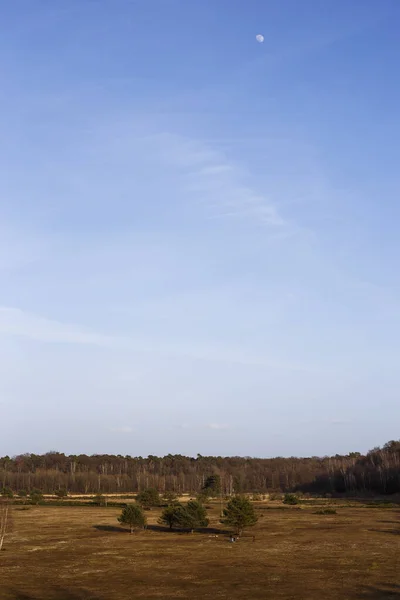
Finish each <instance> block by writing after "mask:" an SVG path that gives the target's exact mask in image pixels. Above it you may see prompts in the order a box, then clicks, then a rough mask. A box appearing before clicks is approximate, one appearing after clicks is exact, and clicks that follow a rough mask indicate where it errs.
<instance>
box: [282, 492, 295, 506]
mask: <svg viewBox="0 0 400 600" xmlns="http://www.w3.org/2000/svg"><path fill="white" fill-rule="evenodd" d="M283 504H290V505H294V504H299V499H298V498H297V496H296V494H285V497H284V499H283Z"/></svg>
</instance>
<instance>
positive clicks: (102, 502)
mask: <svg viewBox="0 0 400 600" xmlns="http://www.w3.org/2000/svg"><path fill="white" fill-rule="evenodd" d="M92 503H93V504H95V505H96V506H106V504H107V499H106V497H105V496H103V494H96V496H94V497H93V499H92Z"/></svg>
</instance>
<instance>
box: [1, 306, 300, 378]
mask: <svg viewBox="0 0 400 600" xmlns="http://www.w3.org/2000/svg"><path fill="white" fill-rule="evenodd" d="M0 335H11V336H19V337H26V338H29V339H32V340H35V341H37V342H44V343H61V344H80V345H93V346H98V347H103V348H109V349H120V350H125V351H130V352H138V353H146V354H159V355H165V356H172V357H174V356H175V357H184V358H189V359H194V360H203V361H211V362H216V363H218V362H221V363H232V364H238V365H243V366H253V367H265V368H271V369H282V370H289V371H305V372H308V371H310V372H312V369H309V368H308V367H307V366H303V365H296V364H290V363H279V362H277V361H273V360H269V359H268V358H266V357H263V356H257V355H252V354H248V353H243V352H242V351H240V350H236V349H235V348H232V347H230V346H229V347H224V346H222V347H221V346H216V345H215V346H214V345H210V346H201V345H200V344H198V345H196V343H193V344H192V345H190V346H189V345H188V344H185V343H181V344H177V343H175V344H173V343H165V342H164V341H163V340H154V341H152V340H149V339H137V338H135V339H134V340H133V339H131V338H124V337H117V336H115V337H113V336H107V335H102V334H98V333H92V332H89V331H86V330H84V329H80V328H79V327H76V326H74V325H68V324H65V323H60V322H58V321H53V320H50V319H46V318H43V317H41V316H36V315H33V314H31V313H26V312H24V311H22V310H20V309H17V308H10V307H0Z"/></svg>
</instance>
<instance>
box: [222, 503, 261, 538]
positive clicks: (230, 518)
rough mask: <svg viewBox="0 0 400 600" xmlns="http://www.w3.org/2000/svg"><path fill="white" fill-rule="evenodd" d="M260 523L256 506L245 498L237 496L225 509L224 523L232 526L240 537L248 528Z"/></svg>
mask: <svg viewBox="0 0 400 600" xmlns="http://www.w3.org/2000/svg"><path fill="white" fill-rule="evenodd" d="M257 521H258V518H257V515H256V513H255V511H254V506H253V505H252V504H251V502H250V500H248V499H247V498H246V497H245V496H235V497H234V498H232V499H231V500H230V501H229V502H228V504H227V506H226V508H225V509H224V523H226V524H227V525H231V526H232V527H234V529H235V533H237V534H238V535H240V534H241V533H242V531H243V529H245V528H246V527H252V526H253V525H255V524H256V523H257Z"/></svg>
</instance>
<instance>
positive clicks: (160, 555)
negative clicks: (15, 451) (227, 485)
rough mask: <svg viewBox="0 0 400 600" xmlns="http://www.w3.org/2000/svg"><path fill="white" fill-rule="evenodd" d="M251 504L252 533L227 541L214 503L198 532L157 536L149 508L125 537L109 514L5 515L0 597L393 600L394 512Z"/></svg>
mask: <svg viewBox="0 0 400 600" xmlns="http://www.w3.org/2000/svg"><path fill="white" fill-rule="evenodd" d="M256 506H257V514H258V516H259V521H258V523H257V525H256V526H255V527H254V528H251V529H249V530H247V531H246V532H245V535H244V536H243V537H242V538H241V539H240V540H239V541H238V542H237V543H230V541H229V536H228V535H227V532H224V526H223V525H221V524H220V523H219V506H218V504H213V505H212V506H211V510H209V517H210V526H209V528H208V529H206V530H204V531H202V532H195V533H194V534H190V533H180V532H176V531H169V530H167V529H164V528H163V527H161V526H160V525H158V523H157V521H158V517H159V514H160V510H159V509H154V510H151V511H148V512H147V516H148V524H149V526H148V528H147V530H145V531H138V532H137V533H134V534H132V535H130V534H129V533H128V532H127V530H126V529H124V528H122V527H121V526H120V525H119V523H118V521H117V517H118V516H119V514H120V513H121V510H120V509H119V508H115V507H93V506H87V507H85V506H65V507H53V506H30V507H13V510H12V531H11V532H10V533H9V534H8V536H7V539H6V542H5V545H4V551H3V552H1V555H0V598H1V600H6V599H7V600H80V599H92V600H100V599H101V600H106V599H108V600H128V599H132V598H146V599H149V600H150V599H153V598H154V599H156V598H190V599H196V598H227V599H228V598H229V599H230V598H238V599H246V600H249V599H258V598H260V599H261V598H262V599H265V598H271V599H272V598H274V599H278V598H304V599H310V600H314V599H315V600H317V599H318V600H320V599H321V598H324V599H325V600H328V599H331V598H332V599H338V598H349V599H354V600H355V599H357V598H366V599H368V598H370V599H371V600H372V599H381V598H400V509H399V508H385V509H382V508H365V507H362V505H360V507H358V506H357V505H354V504H353V505H351V506H343V504H342V505H340V504H338V505H337V514H335V515H319V514H315V513H316V510H317V509H318V507H316V506H307V505H305V506H302V507H301V509H299V508H298V507H283V506H282V505H278V504H276V505H273V503H256ZM253 534H254V536H255V540H254V541H253ZM216 536H217V537H216Z"/></svg>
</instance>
